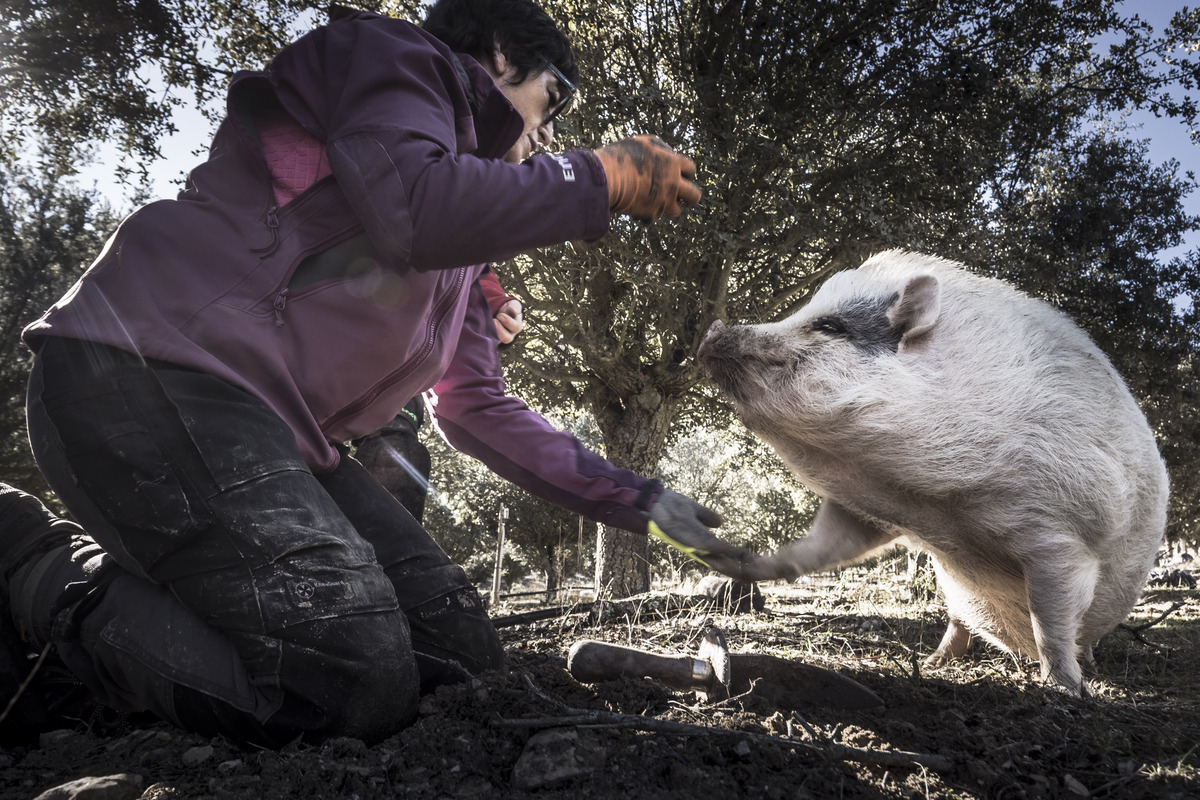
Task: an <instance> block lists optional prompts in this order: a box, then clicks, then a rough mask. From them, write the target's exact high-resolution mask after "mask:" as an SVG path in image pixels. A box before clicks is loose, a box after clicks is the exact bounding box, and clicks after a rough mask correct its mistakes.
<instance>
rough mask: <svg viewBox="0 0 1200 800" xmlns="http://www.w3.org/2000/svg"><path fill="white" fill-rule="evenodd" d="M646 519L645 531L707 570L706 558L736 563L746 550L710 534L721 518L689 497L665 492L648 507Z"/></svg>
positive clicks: (668, 490)
mask: <svg viewBox="0 0 1200 800" xmlns="http://www.w3.org/2000/svg"><path fill="white" fill-rule="evenodd" d="M646 515H647V516H648V517H649V518H650V519H649V525H648V526H647V531H648V533H650V534H651V535H652V536H656V537H658V538H659V539H662V540H663V541H664V542H666V543H667V544H669V545H671V546H672V547H674V548H675V549H677V550H679V551H681V552H682V553H684V554H685V555H687V556H688V557H689V558H693V559H695V560H696V561H699V562H700V563H701V564H703V565H704V566H706V567H707V566H709V563H708V561H707V560H706V559H707V558H711V557H713V556H719V557H722V558H721V559H720V560H722V561H727V560H729V559H733V560H739V559H740V557H742V556H744V555H745V552H746V551H745V550H743V549H742V548H740V547H737V546H736V545H732V544H730V543H729V542H727V541H725V540H724V539H720V538H718V537H716V536H714V535H713V534H712V532H711V531H710V530H709V529H710V528H716V527H718V526H719V525H720V524H721V515H720V514H718V513H717V512H715V511H713V510H712V509H710V508H707V507H705V506H702V505H700V504H699V503H697V502H696V501H695V500H693V499H691V498H690V497H685V496H683V495H681V494H679V493H678V492H673V491H671V490H670V489H664V490H663V492H662V494H660V495H659V496H658V498H657V499H656V500H653V501H651V502H650V503H649V508H648V509H646Z"/></svg>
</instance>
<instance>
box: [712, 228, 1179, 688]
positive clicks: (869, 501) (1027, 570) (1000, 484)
mask: <svg viewBox="0 0 1200 800" xmlns="http://www.w3.org/2000/svg"><path fill="white" fill-rule="evenodd" d="M699 357H700V359H701V360H702V362H703V363H704V364H705V366H706V367H707V368H708V370H709V371H710V372H711V373H712V376H713V379H714V380H715V381H716V383H717V385H718V386H719V387H720V388H721V390H722V391H723V392H724V393H725V394H726V395H727V396H728V397H729V398H730V399H731V400H732V402H733V404H734V406H735V407H736V409H737V411H738V412H739V414H740V415H741V417H742V419H743V420H744V421H745V424H746V426H747V427H748V428H749V429H750V430H752V431H754V432H755V433H757V434H758V435H759V436H761V437H762V438H763V439H764V440H765V441H767V442H768V443H769V444H771V445H772V446H773V447H774V448H775V451H776V452H777V453H778V454H779V456H780V457H781V458H782V459H783V460H784V461H785V462H786V463H787V464H788V466H789V467H790V468H791V469H792V470H793V471H794V472H795V474H796V475H797V476H798V477H799V479H800V480H801V481H802V482H803V483H805V484H806V485H807V486H808V487H809V488H811V489H812V490H813V491H814V492H816V493H817V494H819V495H820V496H821V497H822V498H823V501H822V503H821V507H820V510H819V511H818V513H817V517H816V521H815V522H814V524H813V527H812V530H811V531H810V532H809V534H808V536H806V537H804V538H802V539H799V540H797V541H795V542H793V543H791V544H789V545H787V546H785V547H782V548H780V549H779V550H778V551H776V552H775V553H772V554H767V555H759V556H752V557H750V558H749V560H748V561H746V562H742V563H738V562H733V561H731V560H729V559H723V560H718V561H716V562H714V566H715V567H716V568H718V569H720V570H722V571H725V572H728V573H729V574H731V575H734V576H735V577H738V578H741V579H753V580H761V579H771V578H791V577H795V576H797V575H801V574H804V573H809V572H815V571H819V570H824V569H828V568H830V567H833V566H835V565H837V564H843V563H848V562H853V561H857V560H860V559H862V558H863V557H865V556H867V555H868V554H869V553H871V552H872V551H876V550H879V549H880V548H885V547H888V546H891V545H894V544H896V543H898V542H904V543H907V544H908V545H910V546H913V547H918V548H921V549H924V550H926V551H928V552H929V553H930V554H931V555H932V557H933V562H934V565H935V569H936V572H937V577H938V582H939V585H940V586H941V588H942V591H943V592H944V593H945V596H946V604H947V606H948V609H949V612H950V623H949V626H948V627H947V629H946V634H945V636H944V637H943V639H942V642H941V644H940V645H939V647H938V649H937V651H936V652H935V653H934V654H933V655H932V656H930V658H929V659H928V661H927V662H926V663H927V664H930V665H937V664H940V663H943V662H945V661H946V660H949V659H951V658H953V657H956V656H959V655H961V654H962V653H963V652H964V651H965V650H966V647H967V645H968V644H969V642H970V638H971V634H972V633H974V634H977V635H979V636H981V637H983V638H984V639H986V640H987V641H989V642H992V643H993V644H995V645H997V646H999V647H1001V648H1003V649H1005V650H1008V651H1011V652H1014V653H1019V654H1024V655H1027V656H1036V657H1037V658H1038V659H1039V661H1040V662H1041V672H1042V678H1043V680H1050V681H1053V682H1054V683H1056V684H1058V685H1059V686H1061V687H1063V688H1064V689H1065V690H1067V691H1070V692H1072V693H1075V694H1079V693H1082V692H1084V691H1085V686H1084V683H1083V666H1084V665H1087V666H1089V667H1090V666H1091V664H1092V645H1093V644H1094V643H1095V642H1096V641H1097V640H1098V639H1099V638H1100V637H1101V636H1103V635H1104V634H1105V633H1107V632H1109V631H1110V630H1112V629H1113V628H1114V627H1115V626H1116V625H1117V624H1118V623H1120V622H1121V621H1122V620H1123V619H1125V617H1126V616H1127V615H1128V614H1129V611H1130V609H1132V608H1133V606H1134V604H1135V603H1136V602H1137V600H1138V597H1139V596H1140V594H1141V590H1142V586H1143V585H1144V583H1145V581H1146V578H1147V575H1148V573H1149V571H1150V568H1151V566H1152V564H1153V561H1154V556H1155V553H1156V552H1157V551H1158V549H1159V546H1160V545H1161V543H1162V538H1163V531H1164V528H1165V525H1166V509H1167V473H1166V469H1165V467H1164V466H1163V463H1162V459H1161V458H1160V456H1159V453H1158V448H1157V446H1156V444H1155V441H1154V435H1153V433H1151V430H1150V426H1149V425H1148V424H1147V422H1146V419H1145V417H1144V415H1143V414H1142V412H1141V410H1140V409H1139V408H1138V405H1137V403H1136V402H1135V401H1134V399H1133V397H1132V395H1130V393H1129V390H1128V389H1127V388H1126V387H1125V384H1124V382H1123V381H1122V380H1121V377H1120V375H1118V374H1117V372H1116V370H1115V369H1113V367H1112V365H1111V364H1110V363H1109V360H1108V359H1107V358H1106V357H1105V356H1104V354H1103V353H1101V352H1100V350H1099V349H1098V348H1097V347H1096V345H1095V344H1094V343H1093V342H1092V341H1091V339H1089V338H1088V336H1087V335H1086V334H1085V333H1084V332H1083V331H1082V330H1080V328H1078V327H1077V326H1076V325H1075V324H1074V323H1072V322H1071V321H1070V320H1069V319H1068V318H1067V317H1066V316H1065V315H1063V314H1061V313H1060V312H1058V311H1056V310H1054V309H1053V308H1051V307H1050V306H1049V305H1047V304H1046V303H1043V302H1041V301H1039V300H1035V299H1033V298H1031V297H1029V296H1027V295H1025V294H1022V293H1021V292H1019V291H1017V290H1016V289H1014V288H1012V287H1011V286H1009V285H1008V284H1006V283H1003V282H1001V281H998V280H992V279H988V278H983V277H979V276H976V275H973V274H971V273H969V272H967V271H966V270H964V269H962V268H961V267H960V266H959V265H957V264H954V263H952V262H949V261H945V260H942V259H937V258H932V257H929V256H923V255H918V254H914V253H907V252H901V251H890V252H886V253H882V254H880V255H877V256H875V257H873V258H871V259H870V260H868V261H867V262H866V263H865V264H863V265H862V266H861V267H859V268H858V269H854V270H848V271H845V272H842V273H840V274H837V275H834V276H833V277H832V278H830V279H829V281H828V282H827V283H825V285H824V286H822V287H821V289H820V290H819V291H818V292H817V293H816V294H815V295H814V296H813V298H812V300H811V301H810V302H809V303H808V305H806V306H805V307H804V308H803V309H801V310H800V311H798V312H797V313H796V314H794V315H792V316H791V317H789V318H787V319H785V320H782V321H780V322H774V323H769V324H765V325H739V326H728V327H727V326H725V325H723V324H721V323H720V322H716V323H714V324H713V326H712V328H711V329H710V330H709V332H708V335H707V336H706V337H705V340H704V343H703V344H702V345H701V347H700V351H699Z"/></svg>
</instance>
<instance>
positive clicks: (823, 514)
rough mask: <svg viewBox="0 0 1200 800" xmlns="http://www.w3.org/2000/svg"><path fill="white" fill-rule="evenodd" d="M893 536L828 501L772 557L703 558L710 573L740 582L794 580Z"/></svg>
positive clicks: (853, 558) (859, 554)
mask: <svg viewBox="0 0 1200 800" xmlns="http://www.w3.org/2000/svg"><path fill="white" fill-rule="evenodd" d="M895 538H896V534H894V533H891V532H890V531H885V530H884V529H883V528H881V527H879V526H878V525H876V524H875V523H873V522H870V521H868V520H864V519H862V518H861V517H858V516H855V515H854V514H851V513H850V512H849V511H847V510H846V509H844V508H842V507H841V506H839V505H838V504H837V503H835V502H833V501H832V500H825V501H824V502H823V503H821V508H820V509H819V510H818V511H817V518H816V519H815V520H814V521H813V526H812V529H811V530H810V531H809V533H808V536H805V537H804V538H803V539H797V540H796V541H794V542H792V543H791V544H789V545H787V546H785V547H781V548H779V549H778V550H776V551H775V552H774V553H767V554H766V555H753V556H749V557H747V558H745V559H744V560H740V561H739V560H734V559H732V558H707V557H706V558H705V561H706V562H707V563H708V564H709V566H711V567H712V568H713V569H715V570H718V571H719V572H723V573H725V574H726V575H729V576H731V577H734V578H737V579H739V580H743V581H765V580H775V579H779V578H795V577H797V576H799V575H806V574H808V573H810V572H818V571H820V570H823V569H828V568H829V567H834V566H837V565H838V564H845V563H847V562H850V561H856V560H858V559H859V558H861V557H862V556H864V555H866V554H867V553H869V552H871V551H872V550H875V549H877V548H880V547H883V546H884V545H886V544H887V543H888V542H890V541H892V540H894V539H895Z"/></svg>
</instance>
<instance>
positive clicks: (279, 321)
mask: <svg viewBox="0 0 1200 800" xmlns="http://www.w3.org/2000/svg"><path fill="white" fill-rule="evenodd" d="M287 294H288V290H287V289H286V288H284V289H281V290H280V292H279V294H277V295H275V302H274V304H273V305H274V306H275V327H276V328H282V327H283V309H284V306H286V305H287Z"/></svg>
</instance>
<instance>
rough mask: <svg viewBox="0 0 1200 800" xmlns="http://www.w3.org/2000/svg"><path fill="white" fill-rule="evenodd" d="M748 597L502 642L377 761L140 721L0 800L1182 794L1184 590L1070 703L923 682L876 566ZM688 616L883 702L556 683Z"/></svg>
mask: <svg viewBox="0 0 1200 800" xmlns="http://www.w3.org/2000/svg"><path fill="white" fill-rule="evenodd" d="M763 590H764V594H765V595H766V609H765V610H764V611H760V612H756V613H751V614H743V615H726V614H722V613H715V612H714V611H713V610H711V609H709V610H707V611H705V610H702V609H697V608H694V607H691V608H689V607H680V606H685V605H686V604H682V603H680V604H676V605H675V606H674V608H673V609H672V607H671V599H670V596H668V597H667V598H666V600H665V607H664V605H663V603H664V601H663V600H662V598H661V597H660V598H658V599H656V600H653V601H647V603H646V604H645V607H644V608H641V609H640V610H641V611H643V612H644V613H642V614H628V613H625V614H623V615H622V614H617V615H610V616H609V617H607V618H606V619H605V620H604V621H600V622H597V621H596V619H595V618H594V617H593V618H589V617H587V616H584V615H574V616H566V617H562V618H558V619H554V620H549V621H540V622H534V623H529V624H522V625H506V626H505V627H503V628H501V634H502V637H503V639H504V641H505V643H506V647H507V651H508V656H509V669H508V671H507V673H506V674H490V675H485V676H483V677H481V678H479V679H477V680H475V681H474V682H471V683H464V684H461V685H458V686H453V687H443V688H442V689H440V690H438V692H437V693H436V694H434V695H431V696H428V697H426V698H424V700H423V701H422V703H421V713H420V717H419V719H418V721H417V722H416V724H414V725H413V726H412V727H410V728H408V729H406V730H405V731H403V732H401V733H400V734H398V735H396V736H394V737H392V738H390V739H388V740H386V741H384V742H382V743H380V744H377V745H375V746H371V747H368V746H366V745H364V744H363V743H362V742H359V741H357V740H353V739H337V740H333V741H329V742H326V743H325V744H323V745H319V746H314V745H304V744H295V745H291V746H288V747H286V748H284V749H282V750H280V751H257V750H245V749H239V748H238V747H235V746H233V745H230V744H229V743H228V742H226V741H224V740H222V739H219V738H217V739H208V738H205V737H199V736H194V735H191V734H187V733H183V732H181V731H178V730H175V729H172V728H170V727H168V726H165V725H162V724H160V723H148V722H141V723H128V724H127V726H126V727H125V728H124V729H123V730H122V729H119V730H116V731H111V732H108V733H106V734H105V735H102V736H101V735H97V734H96V733H94V732H88V731H86V730H82V731H79V730H77V731H58V732H54V733H52V734H48V735H45V736H43V737H42V741H41V743H40V745H39V746H36V747H30V748H10V749H0V797H3V798H34V797H37V796H38V795H40V794H42V793H43V792H47V791H48V790H53V789H55V787H62V786H63V785H64V784H68V783H69V782H71V781H75V780H77V779H81V778H87V777H101V776H114V775H124V776H125V777H124V778H121V779H118V780H116V781H114V784H115V788H111V789H110V790H109V791H110V793H108V794H103V795H101V794H86V793H76V794H75V795H71V794H70V792H69V791H68V790H67V789H66V788H63V789H61V790H59V792H58V793H57V796H58V797H69V796H76V797H80V798H83V797H105V798H137V797H142V798H156V799H158V800H166V799H167V798H228V799H230V800H250V798H253V799H254V800H260V799H263V800H269V799H270V798H312V799H316V798H335V797H336V798H364V799H365V798H374V797H411V798H450V799H453V798H539V799H540V800H543V799H544V800H551V799H552V798H571V800H576V799H577V798H614V797H621V798H654V800H663V799H664V798H680V799H681V800H682V799H684V798H686V800H708V799H709V798H723V797H739V798H772V799H773V798H835V797H836V798H841V797H865V798H873V797H881V798H884V797H886V798H917V797H938V798H1026V797H1027V798H1080V797H1097V798H1105V797H1108V798H1179V799H1180V800H1183V799H1184V798H1195V797H1200V716H1198V714H1197V711H1198V709H1200V625H1198V624H1197V618H1198V617H1200V594H1198V593H1197V590H1195V589H1190V588H1151V589H1149V590H1147V592H1146V595H1145V598H1144V600H1143V602H1142V603H1141V604H1140V605H1139V607H1138V608H1137V609H1136V611H1135V613H1134V615H1133V616H1132V617H1131V618H1130V620H1129V621H1128V623H1127V627H1123V628H1121V629H1118V630H1117V631H1115V632H1113V633H1112V634H1110V635H1109V636H1108V637H1106V638H1105V639H1104V640H1103V641H1102V642H1101V643H1100V645H1099V646H1098V647H1097V651H1096V660H1097V667H1098V675H1097V676H1096V678H1095V680H1094V682H1093V684H1092V692H1093V693H1092V696H1090V697H1087V698H1083V699H1080V698H1071V697H1066V696H1064V695H1063V694H1061V693H1060V692H1058V691H1056V690H1053V689H1050V688H1047V687H1043V686H1042V685H1041V684H1040V682H1039V679H1038V672H1037V665H1036V664H1034V663H1031V662H1024V661H1020V662H1018V661H1016V660H1014V659H1013V658H1011V657H1009V656H1005V655H1003V654H1000V653H998V652H996V651H994V650H993V649H991V648H989V647H987V646H986V645H981V644H976V645H975V646H974V647H973V649H972V651H971V653H970V654H968V656H967V657H966V658H965V659H963V660H961V661H959V662H957V663H955V664H952V665H950V666H947V667H945V668H940V669H937V670H930V671H926V670H923V669H922V668H921V667H920V662H921V660H922V659H923V658H924V657H925V656H926V655H928V654H929V653H930V652H932V650H933V649H934V648H935V647H936V645H937V643H938V641H939V639H940V636H941V633H942V630H943V628H944V625H945V618H944V610H943V609H942V607H941V605H940V603H939V602H937V601H936V600H923V601H916V600H913V599H912V598H913V594H914V589H913V588H912V586H910V585H909V583H908V582H907V581H906V579H905V577H904V576H903V575H902V574H897V573H896V572H894V571H892V570H890V569H888V568H886V567H882V568H876V569H874V570H863V569H854V570H846V571H844V572H842V573H841V574H840V575H839V576H832V577H824V578H821V579H813V580H810V581H808V582H804V583H797V584H791V585H770V586H764V587H763ZM655 609H657V611H658V612H659V613H651V612H653V611H654V610H655ZM513 610H514V609H511V608H509V609H498V611H497V613H498V615H499V614H502V613H505V612H512V611H513ZM1167 611H1170V613H1169V614H1167V615H1166V616H1165V618H1161V619H1160V617H1161V616H1162V615H1163V613H1164V612H1167ZM705 617H711V620H712V621H713V622H715V623H716V624H717V625H718V626H720V627H721V628H722V629H723V630H724V632H725V634H726V636H727V638H728V641H729V645H730V649H731V650H733V651H734V652H757V653H771V654H774V655H778V656H783V657H786V658H790V659H797V660H800V661H803V662H804V663H807V664H812V665H817V666H821V667H826V668H829V669H832V670H835V671H837V672H838V673H841V674H843V675H846V676H848V677H851V678H853V679H855V680H857V681H858V682H860V683H861V684H863V685H865V686H867V687H869V688H870V689H871V690H873V691H874V692H875V693H876V694H878V695H879V696H880V697H881V698H882V699H883V700H884V702H885V706H883V707H882V708H874V709H868V710H860V711H845V710H839V709H834V708H828V707H822V706H821V705H819V704H818V705H812V706H810V707H805V708H802V709H801V710H799V711H791V710H788V711H782V710H780V709H777V708H774V707H771V706H770V705H769V704H767V703H764V702H763V701H762V700H760V699H759V698H757V697H755V696H753V695H751V696H746V697H741V698H733V699H730V700H726V701H723V702H719V703H706V702H703V701H702V700H701V698H700V697H698V696H697V695H695V694H692V693H680V692H673V691H671V690H670V689H668V688H666V687H665V686H664V685H662V684H661V683H658V682H657V681H654V680H649V679H632V678H625V679H621V680H617V681H608V682H604V683H599V684H581V683H579V682H577V681H576V680H574V679H573V678H572V677H571V676H570V674H569V673H568V672H567V670H566V654H567V651H568V649H569V647H570V645H571V644H572V643H573V642H575V641H577V640H579V639H583V638H591V639H603V640H609V641H613V642H618V643H621V644H627V645H634V646H638V647H643V648H646V649H650V650H654V651H657V652H662V653H669V654H678V653H692V652H695V649H696V646H697V640H698V638H699V632H700V630H701V627H702V624H703V622H704V618H705ZM1150 623H1153V624H1150ZM1148 624H1149V627H1145V628H1144V629H1142V630H1134V629H1133V628H1137V627H1139V626H1146V625H1148ZM95 791H99V790H98V789H95ZM47 796H48V797H53V796H56V794H55V793H54V792H53V791H51V792H50V794H49V795H47Z"/></svg>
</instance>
